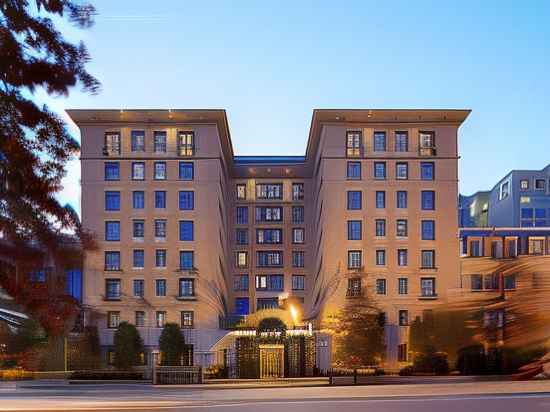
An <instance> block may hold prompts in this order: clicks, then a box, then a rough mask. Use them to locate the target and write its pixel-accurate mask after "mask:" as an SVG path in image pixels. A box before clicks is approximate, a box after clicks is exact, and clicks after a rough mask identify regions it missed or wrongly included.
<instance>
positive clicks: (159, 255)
mask: <svg viewBox="0 0 550 412" xmlns="http://www.w3.org/2000/svg"><path fill="white" fill-rule="evenodd" d="M155 267H157V268H165V267H166V249H156V250H155Z"/></svg>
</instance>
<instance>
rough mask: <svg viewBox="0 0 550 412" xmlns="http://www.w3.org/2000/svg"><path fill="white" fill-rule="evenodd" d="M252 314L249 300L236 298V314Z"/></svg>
mask: <svg viewBox="0 0 550 412" xmlns="http://www.w3.org/2000/svg"><path fill="white" fill-rule="evenodd" d="M249 312H250V299H249V298H235V313H236V314H237V315H248V313H249Z"/></svg>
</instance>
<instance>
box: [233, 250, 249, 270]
mask: <svg viewBox="0 0 550 412" xmlns="http://www.w3.org/2000/svg"><path fill="white" fill-rule="evenodd" d="M235 266H237V267H238V268H245V267H247V266H248V252H237V253H236V254H235Z"/></svg>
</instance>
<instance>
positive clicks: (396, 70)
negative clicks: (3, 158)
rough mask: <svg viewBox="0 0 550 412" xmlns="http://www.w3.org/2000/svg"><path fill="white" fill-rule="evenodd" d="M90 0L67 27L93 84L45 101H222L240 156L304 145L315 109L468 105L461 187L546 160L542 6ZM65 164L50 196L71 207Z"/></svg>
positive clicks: (72, 186)
mask: <svg viewBox="0 0 550 412" xmlns="http://www.w3.org/2000/svg"><path fill="white" fill-rule="evenodd" d="M93 3H94V4H95V6H96V7H97V9H98V13H99V14H98V16H97V18H96V24H95V26H94V27H93V28H92V29H91V30H87V31H79V30H73V29H68V30H67V33H68V34H69V35H70V36H71V38H75V39H82V40H83V41H84V42H85V43H86V44H87V46H88V48H89V51H90V53H91V56H92V62H91V63H90V64H89V70H90V71H91V72H92V73H93V74H94V75H96V76H97V77H98V79H99V80H100V81H101V82H102V85H103V86H102V92H101V93H100V94H99V95H96V96H90V95H86V94H82V93H80V92H79V91H77V90H75V91H73V92H72V93H71V95H70V97H69V98H66V99H65V98H58V99H55V100H50V99H48V102H49V104H51V105H52V106H53V107H54V108H55V109H56V110H60V111H61V110H63V109H65V108H225V109H226V110H227V112H228V117H229V123H230V128H231V133H232V139H233V144H234V149H235V152H236V153H237V154H240V155H249V154H303V153H304V151H305V145H306V141H307V133H308V128H309V123H310V120H311V113H312V109H314V108H340V107H342V108H470V109H472V110H473V112H472V114H471V116H470V118H469V119H468V120H467V121H466V123H465V124H464V126H463V127H462V129H461V132H460V138H459V150H460V154H461V160H460V163H459V165H460V189H461V192H462V193H464V194H470V193H473V192H475V191H477V190H481V189H487V188H490V187H492V186H493V185H494V184H495V183H496V181H497V180H498V179H500V178H501V177H502V176H503V175H505V174H506V173H507V172H508V171H509V170H510V169H531V168H533V169H540V168H543V167H544V166H545V165H547V164H548V163H550V151H549V150H548V148H549V146H550V144H549V143H550V126H549V125H550V122H548V121H547V119H548V117H549V116H548V108H549V107H548V96H550V80H549V75H548V73H549V72H550V57H549V56H550V25H548V23H547V22H548V19H549V18H550V2H547V1H546V2H545V1H529V2H522V3H519V2H505V1H483V2H479V1H475V2H474V1H472V2H468V1H461V2H458V1H457V2H450V1H448V2H441V1H429V2H427V1H415V2H411V1H404V2H398V1H392V2H381V1H379V2H368V1H358V2H342V1H340V2H335V1H331V2H323V1H315V2H313V1H311V2H308V1H294V2H282V1H277V2H245V1H232V2H230V1H225V2H221V1H220V2H209V1H201V2H188V1H172V2H170V1H158V2H155V3H152V2H149V1H121V0H119V1H107V0H105V1H94V2H93ZM38 98H40V95H39V96H38ZM74 131H75V133H76V134H77V133H78V131H77V130H76V129H74ZM68 172H69V174H68V176H67V179H66V180H65V190H64V192H63V193H61V194H60V198H61V199H62V200H63V201H71V202H72V203H73V205H75V206H77V207H79V206H80V205H79V204H76V203H75V199H76V198H77V197H78V196H75V194H76V193H79V190H78V179H79V177H80V176H79V166H78V162H76V161H75V162H72V163H71V164H70V165H69V168H68Z"/></svg>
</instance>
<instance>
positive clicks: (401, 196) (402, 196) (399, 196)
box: [395, 190, 407, 209]
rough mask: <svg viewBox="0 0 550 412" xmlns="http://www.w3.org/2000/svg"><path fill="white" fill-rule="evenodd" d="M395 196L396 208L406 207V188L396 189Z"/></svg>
mask: <svg viewBox="0 0 550 412" xmlns="http://www.w3.org/2000/svg"><path fill="white" fill-rule="evenodd" d="M395 198H396V201H397V205H396V206H397V208H398V209H406V208H407V191H406V190H398V191H397V193H396V197H395Z"/></svg>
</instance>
